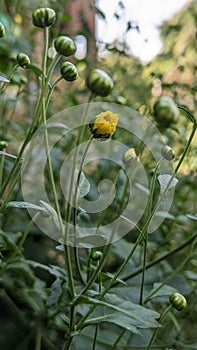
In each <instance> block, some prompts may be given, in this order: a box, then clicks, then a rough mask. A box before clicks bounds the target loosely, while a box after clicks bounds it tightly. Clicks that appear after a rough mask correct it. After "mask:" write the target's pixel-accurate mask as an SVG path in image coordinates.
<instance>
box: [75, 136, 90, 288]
mask: <svg viewBox="0 0 197 350" xmlns="http://www.w3.org/2000/svg"><path fill="white" fill-rule="evenodd" d="M92 140H93V136H91V137H90V139H89V141H88V142H87V145H86V147H85V150H84V152H83V155H82V158H81V162H80V165H79V172H78V176H77V181H76V184H75V189H74V198H73V201H74V203H73V205H74V207H73V226H74V235H75V237H76V225H77V200H78V198H77V192H78V188H79V184H80V177H81V173H82V169H83V164H84V161H85V158H86V155H87V152H88V149H89V148H90V145H91V142H92ZM75 237H74V239H75ZM74 257H75V263H76V269H77V272H78V274H79V277H80V280H81V282H82V283H83V284H85V281H84V278H83V275H82V271H81V266H80V262H79V254H78V248H77V247H76V242H75V246H74Z"/></svg>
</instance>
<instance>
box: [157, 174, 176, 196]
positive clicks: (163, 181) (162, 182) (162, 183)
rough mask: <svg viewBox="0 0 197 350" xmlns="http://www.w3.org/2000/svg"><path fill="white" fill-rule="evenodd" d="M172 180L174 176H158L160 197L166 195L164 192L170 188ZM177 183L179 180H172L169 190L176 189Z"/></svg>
mask: <svg viewBox="0 0 197 350" xmlns="http://www.w3.org/2000/svg"><path fill="white" fill-rule="evenodd" d="M171 178H172V175H169V174H162V175H159V176H158V181H159V184H160V195H161V194H162V193H164V191H165V190H166V187H167V186H168V183H169V181H170V180H171ZM177 182H178V179H177V178H176V177H175V178H174V179H173V180H172V183H171V184H170V186H169V188H168V190H171V189H172V188H174V187H175V186H176V184H177Z"/></svg>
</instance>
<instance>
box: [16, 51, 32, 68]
mask: <svg viewBox="0 0 197 350" xmlns="http://www.w3.org/2000/svg"><path fill="white" fill-rule="evenodd" d="M16 61H17V63H18V65H19V66H20V67H22V68H27V67H28V66H29V65H30V64H31V61H30V58H29V57H28V56H27V55H26V54H25V53H19V54H18V55H17V57H16Z"/></svg>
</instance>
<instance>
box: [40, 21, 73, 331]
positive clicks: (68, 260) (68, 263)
mask: <svg viewBox="0 0 197 350" xmlns="http://www.w3.org/2000/svg"><path fill="white" fill-rule="evenodd" d="M47 49H48V27H46V28H45V44H44V57H43V64H42V69H43V79H42V89H43V90H45V76H46V62H47ZM42 120H43V124H44V125H45V126H46V122H47V121H46V101H45V96H43V98H42ZM44 141H45V150H46V156H47V166H48V172H49V178H50V183H51V189H52V194H53V199H54V205H55V210H56V212H57V215H58V220H59V226H60V232H61V236H62V239H63V240H64V235H65V231H64V225H63V221H62V217H61V211H60V206H59V202H58V196H57V191H56V186H55V180H54V176H53V167H52V162H51V156H50V148H49V141H48V132H47V129H46V128H45V130H44ZM64 253H65V254H64V255H65V261H66V270H67V275H68V284H69V288H70V294H71V299H74V295H75V287H74V280H73V274H72V266H71V258H70V250H69V248H68V246H65V245H64ZM74 309H75V307H74V306H72V307H71V310H70V333H71V332H72V331H73V329H74Z"/></svg>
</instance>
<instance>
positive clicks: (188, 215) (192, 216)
mask: <svg viewBox="0 0 197 350" xmlns="http://www.w3.org/2000/svg"><path fill="white" fill-rule="evenodd" d="M187 217H188V218H190V219H193V220H197V214H187Z"/></svg>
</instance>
